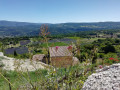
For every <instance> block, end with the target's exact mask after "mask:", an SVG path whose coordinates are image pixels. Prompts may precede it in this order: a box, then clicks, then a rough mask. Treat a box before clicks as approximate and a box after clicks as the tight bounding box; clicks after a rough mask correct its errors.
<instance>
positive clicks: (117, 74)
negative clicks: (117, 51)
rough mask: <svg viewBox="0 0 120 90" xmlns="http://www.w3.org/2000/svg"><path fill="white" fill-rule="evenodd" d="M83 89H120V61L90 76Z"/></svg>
mask: <svg viewBox="0 0 120 90" xmlns="http://www.w3.org/2000/svg"><path fill="white" fill-rule="evenodd" d="M82 90H120V63H119V64H113V65H111V66H107V67H104V68H103V69H99V70H97V71H96V73H94V74H92V75H91V76H89V77H88V79H87V80H86V82H85V83H84V86H83V88H82Z"/></svg>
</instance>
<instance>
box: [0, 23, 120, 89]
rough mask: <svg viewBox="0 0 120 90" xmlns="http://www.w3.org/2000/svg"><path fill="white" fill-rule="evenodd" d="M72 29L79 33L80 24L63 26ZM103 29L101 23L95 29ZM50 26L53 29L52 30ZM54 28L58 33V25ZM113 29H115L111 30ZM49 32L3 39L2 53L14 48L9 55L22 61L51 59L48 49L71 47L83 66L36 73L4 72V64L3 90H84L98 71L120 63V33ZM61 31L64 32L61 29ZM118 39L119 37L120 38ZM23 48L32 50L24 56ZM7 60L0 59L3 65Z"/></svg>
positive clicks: (44, 29)
mask: <svg viewBox="0 0 120 90" xmlns="http://www.w3.org/2000/svg"><path fill="white" fill-rule="evenodd" d="M108 24H110V25H111V24H113V23H108ZM116 24H117V23H116ZM116 24H115V25H116ZM69 25H70V26H72V27H73V28H74V29H75V30H76V31H77V28H78V26H79V25H80V24H72V23H71V24H69V23H67V24H60V26H61V27H62V26H63V27H66V28H67V27H69ZM81 25H82V26H80V27H82V28H83V29H82V30H84V29H85V28H91V27H90V25H89V24H81ZM84 25H87V26H84ZM92 25H94V24H92ZM99 25H101V26H104V25H103V23H99V24H95V26H94V28H96V27H97V29H98V26H99ZM13 26H14V25H13ZM48 26H49V27H50V29H51V26H50V25H48ZM53 26H54V25H53ZM54 27H55V29H56V28H57V25H56V26H54ZM75 27H76V28H75ZM105 28H108V27H107V26H106V27H104V29H105ZM111 28H113V27H112V26H111ZM55 29H54V30H55ZM74 29H73V30H74ZM99 29H100V28H99ZM48 30H49V29H48V28H47V27H46V26H42V27H41V33H40V36H29V37H15V38H13V37H12V38H1V39H0V47H1V49H0V50H1V51H2V52H4V53H5V50H6V49H10V51H9V50H8V52H11V48H12V50H13V51H12V54H5V55H7V56H10V57H14V58H19V59H25V58H29V59H31V57H32V55H35V54H38V53H42V54H45V55H46V58H47V57H48V56H49V53H48V47H52V46H69V45H70V47H71V48H72V49H71V50H70V51H71V52H72V53H73V56H74V57H77V58H78V59H79V61H80V63H79V64H77V65H74V66H70V67H67V68H63V67H61V68H55V67H54V68H49V69H43V70H41V69H40V70H36V71H34V72H28V71H27V72H22V71H17V70H16V71H6V70H2V69H1V68H2V67H3V66H4V65H3V64H2V63H0V89H3V90H4V89H10V88H12V89H13V90H16V89H21V90H24V89H25V90H26V89H29V90H60V89H61V90H80V89H81V88H82V86H83V84H84V82H85V80H86V79H87V77H88V76H89V75H91V74H92V73H93V72H95V70H96V69H99V68H102V67H104V66H106V65H111V64H113V63H119V62H120V39H119V38H116V37H113V35H114V34H116V33H118V32H119V30H115V31H113V30H100V31H99V30H98V31H95V32H94V31H84V32H83V31H81V32H77V33H69V34H64V35H63V34H62V35H61V34H60V35H49V32H48ZM59 30H61V31H62V29H61V28H60V27H59ZM33 34H34V33H33ZM107 35H110V37H109V38H105V37H101V36H107ZM111 35H112V37H111ZM117 36H118V37H119V34H117ZM21 41H24V44H20V42H21ZM23 47H25V48H27V49H28V52H27V53H20V52H22V51H23V50H22V49H20V48H23ZM16 48H17V49H16ZM25 48H24V50H25ZM17 50H18V51H19V52H18V51H17ZM24 52H25V51H24ZM3 59H4V58H3V57H0V61H1V60H3Z"/></svg>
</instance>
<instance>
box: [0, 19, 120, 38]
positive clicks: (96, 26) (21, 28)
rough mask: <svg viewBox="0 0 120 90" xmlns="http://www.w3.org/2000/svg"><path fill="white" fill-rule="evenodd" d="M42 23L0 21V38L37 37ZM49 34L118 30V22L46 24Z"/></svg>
mask: <svg viewBox="0 0 120 90" xmlns="http://www.w3.org/2000/svg"><path fill="white" fill-rule="evenodd" d="M42 24H44V23H29V22H16V21H3V20H2V21H0V36H27V35H30V36H31V35H38V33H39V31H40V26H41V25H42ZM46 24H47V26H48V29H49V32H51V34H66V33H75V32H79V31H88V30H107V29H114V30H116V29H120V22H93V23H92V22H91V23H60V24H48V23H46Z"/></svg>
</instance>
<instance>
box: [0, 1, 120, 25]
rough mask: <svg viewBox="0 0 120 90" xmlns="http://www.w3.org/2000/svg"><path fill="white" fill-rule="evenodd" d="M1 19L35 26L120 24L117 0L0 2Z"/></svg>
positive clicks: (119, 9)
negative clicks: (48, 24)
mask: <svg viewBox="0 0 120 90" xmlns="http://www.w3.org/2000/svg"><path fill="white" fill-rule="evenodd" d="M0 20H9V21H23V22H37V23H65V22H104V21H120V0H0Z"/></svg>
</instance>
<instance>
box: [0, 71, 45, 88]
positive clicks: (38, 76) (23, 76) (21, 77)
mask: <svg viewBox="0 0 120 90" xmlns="http://www.w3.org/2000/svg"><path fill="white" fill-rule="evenodd" d="M0 73H2V74H3V75H4V77H5V78H7V79H9V80H10V82H11V83H12V85H13V86H14V87H15V88H13V87H12V90H17V88H18V87H19V86H22V85H25V84H27V83H29V78H28V77H30V80H31V81H32V83H34V82H37V81H40V80H42V79H43V78H45V75H47V70H37V71H34V72H29V76H28V73H27V72H24V73H21V72H16V71H5V70H4V71H0ZM0 90H9V83H8V82H7V81H6V80H5V79H4V78H3V77H2V76H0Z"/></svg>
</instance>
